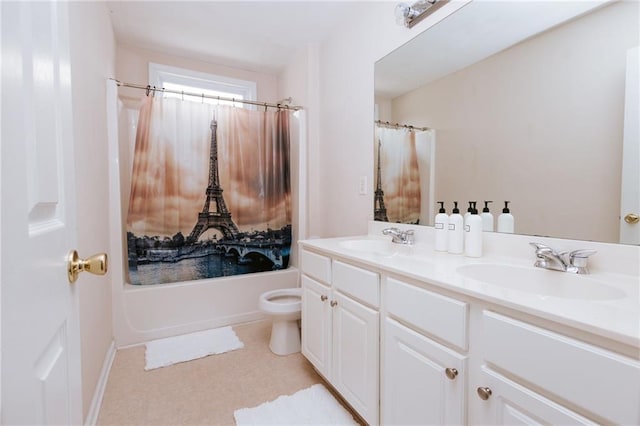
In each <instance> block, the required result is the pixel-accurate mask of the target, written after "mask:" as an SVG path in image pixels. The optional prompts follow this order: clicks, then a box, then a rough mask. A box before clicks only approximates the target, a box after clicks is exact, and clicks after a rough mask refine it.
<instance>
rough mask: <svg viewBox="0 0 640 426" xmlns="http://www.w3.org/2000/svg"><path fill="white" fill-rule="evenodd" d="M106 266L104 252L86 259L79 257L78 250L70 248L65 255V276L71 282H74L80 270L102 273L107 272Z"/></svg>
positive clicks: (96, 273)
mask: <svg viewBox="0 0 640 426" xmlns="http://www.w3.org/2000/svg"><path fill="white" fill-rule="evenodd" d="M107 267H108V265H107V254H106V253H100V254H96V255H93V256H91V257H90V258H88V259H80V256H78V252H77V251H75V250H71V251H70V252H69V256H68V257H67V277H68V278H69V282H70V283H71V284H73V283H74V282H76V280H77V279H78V275H80V272H84V271H86V272H89V273H92V274H95V275H104V274H106V273H107Z"/></svg>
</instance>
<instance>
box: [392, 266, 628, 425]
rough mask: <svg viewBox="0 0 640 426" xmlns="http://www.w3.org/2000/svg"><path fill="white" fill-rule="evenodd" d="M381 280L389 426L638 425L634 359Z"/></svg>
mask: <svg viewBox="0 0 640 426" xmlns="http://www.w3.org/2000/svg"><path fill="white" fill-rule="evenodd" d="M382 282H383V289H384V291H383V297H382V306H383V309H382V314H383V324H384V326H383V327H384V331H383V339H382V342H381V352H382V353H383V356H382V365H381V376H382V382H381V398H380V404H381V408H380V411H381V419H382V420H381V423H382V424H397V425H400V424H405V425H406V424H438V425H446V424H472V425H486V424H491V425H514V424H527V425H538V424H634V425H635V424H640V408H639V407H640V362H639V361H638V360H637V359H631V358H628V357H626V356H622V355H619V354H616V353H614V352H611V351H609V350H605V349H602V348H600V347H596V346H593V345H591V344H588V343H585V342H583V341H580V340H577V339H574V338H571V337H568V336H566V335H562V334H560V333H558V332H557V331H555V330H550V329H547V328H544V327H541V326H539V325H538V324H532V323H531V322H529V321H525V320H522V319H521V318H514V317H511V316H507V315H504V314H502V313H499V312H496V310H498V311H499V310H500V308H499V307H498V306H495V305H492V304H488V303H486V302H482V301H479V300H475V299H471V298H469V297H467V296H463V295H460V298H459V299H458V298H456V297H455V295H454V296H445V295H443V294H440V293H439V292H438V291H437V290H434V287H432V286H428V287H427V286H425V285H423V284H426V283H421V282H417V281H415V280H406V281H405V280H403V279H400V278H396V277H391V276H388V275H386V274H383V278H382ZM513 314H514V315H516V316H518V314H517V312H513ZM533 320H534V319H531V321H533ZM539 322H542V323H544V324H549V323H547V322H545V321H543V320H541V321H539ZM565 331H566V330H565Z"/></svg>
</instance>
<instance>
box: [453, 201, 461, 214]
mask: <svg viewBox="0 0 640 426" xmlns="http://www.w3.org/2000/svg"><path fill="white" fill-rule="evenodd" d="M452 213H460V209H459V208H458V202H457V201H454V202H453V210H452Z"/></svg>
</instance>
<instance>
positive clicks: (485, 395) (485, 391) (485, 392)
mask: <svg viewBox="0 0 640 426" xmlns="http://www.w3.org/2000/svg"><path fill="white" fill-rule="evenodd" d="M477 391H478V396H479V397H480V399H481V400H483V401H486V400H487V399H489V397H490V396H491V393H492V392H491V389H489V388H487V387H479V388H478V389H477Z"/></svg>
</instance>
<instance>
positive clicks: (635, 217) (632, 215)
mask: <svg viewBox="0 0 640 426" xmlns="http://www.w3.org/2000/svg"><path fill="white" fill-rule="evenodd" d="M624 221H625V222H627V223H628V224H629V225H633V224H634V223H638V221H640V216H638V215H637V214H635V213H629V214H628V215H626V216H625V217H624Z"/></svg>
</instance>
